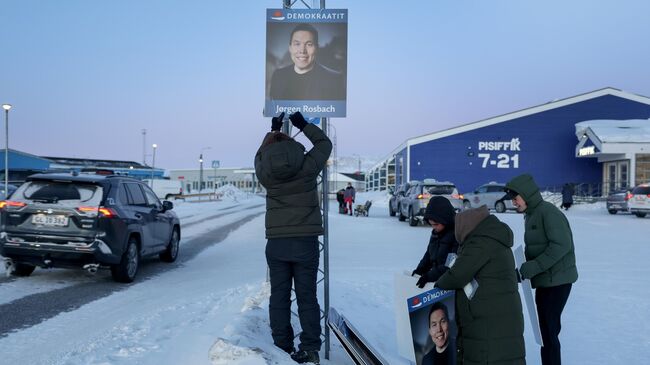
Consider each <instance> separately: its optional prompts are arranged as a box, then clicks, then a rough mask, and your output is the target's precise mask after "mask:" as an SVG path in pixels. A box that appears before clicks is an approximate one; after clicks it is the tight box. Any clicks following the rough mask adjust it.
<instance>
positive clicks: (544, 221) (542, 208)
mask: <svg viewBox="0 0 650 365" xmlns="http://www.w3.org/2000/svg"><path fill="white" fill-rule="evenodd" d="M504 198H505V199H512V204H513V205H514V206H515V208H516V209H517V212H519V213H524V214H525V215H524V222H525V233H524V243H525V244H526V250H525V254H526V262H524V263H523V264H522V265H521V267H520V268H519V273H520V275H521V278H522V279H530V281H531V284H532V286H533V288H535V303H536V304H537V316H538V317H539V326H540V330H541V332H542V342H543V346H542V348H541V351H540V353H541V356H542V364H543V365H560V364H561V362H562V357H561V354H560V340H559V338H558V336H559V335H560V329H561V327H562V326H561V323H560V320H561V316H562V311H563V310H564V306H565V305H566V303H567V300H568V299H569V293H571V286H572V284H573V283H575V282H576V281H577V280H578V269H577V267H576V255H575V246H574V244H573V233H572V232H571V226H570V225H569V221H568V220H567V218H566V216H565V215H564V214H563V213H562V212H561V211H560V209H558V208H557V207H556V206H555V205H553V204H551V203H549V202H547V201H544V199H542V195H541V194H540V192H539V188H538V187H537V184H536V183H535V181H534V180H533V177H532V176H531V175H529V174H523V175H519V176H517V177H515V178H513V179H512V180H510V181H509V182H508V183H507V184H506V196H505V197H504Z"/></svg>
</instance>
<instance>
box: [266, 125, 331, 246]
mask: <svg viewBox="0 0 650 365" xmlns="http://www.w3.org/2000/svg"><path fill="white" fill-rule="evenodd" d="M303 132H304V133H305V136H306V137H307V138H308V139H309V140H310V141H311V143H312V144H313V145H314V147H313V148H312V149H311V150H310V151H309V152H307V153H305V147H304V146H303V145H302V144H300V143H299V142H296V141H294V140H283V141H280V142H272V143H268V141H269V140H270V139H272V138H274V134H273V133H268V134H267V135H266V137H264V142H263V143H262V146H261V147H260V148H259V150H258V151H257V154H255V173H256V175H257V179H258V180H259V182H260V184H262V186H264V188H266V220H265V225H266V238H282V237H303V236H317V235H321V234H323V218H322V215H321V210H320V205H319V199H318V189H317V180H316V179H317V177H318V174H319V173H320V172H321V170H323V167H325V164H326V163H327V159H328V158H329V156H330V152H332V142H331V141H330V139H329V138H327V136H326V135H325V133H323V131H322V130H321V129H320V128H318V127H316V126H315V125H313V124H308V125H306V126H305V128H304V129H303Z"/></svg>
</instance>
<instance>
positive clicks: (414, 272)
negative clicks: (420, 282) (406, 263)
mask: <svg viewBox="0 0 650 365" xmlns="http://www.w3.org/2000/svg"><path fill="white" fill-rule="evenodd" d="M415 275H420V272H419V271H418V269H415V270H413V272H412V273H411V276H415Z"/></svg>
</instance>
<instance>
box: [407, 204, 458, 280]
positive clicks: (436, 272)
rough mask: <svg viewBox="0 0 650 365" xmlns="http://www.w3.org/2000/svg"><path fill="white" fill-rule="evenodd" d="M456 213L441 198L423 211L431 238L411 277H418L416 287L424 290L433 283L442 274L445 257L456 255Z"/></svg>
mask: <svg viewBox="0 0 650 365" xmlns="http://www.w3.org/2000/svg"><path fill="white" fill-rule="evenodd" d="M455 215H456V212H455V211H454V207H453V206H452V205H451V203H450V202H449V200H448V199H447V198H445V197H443V196H438V195H437V196H434V197H432V198H431V200H429V203H428V204H427V208H426V210H425V211H424V219H425V220H426V221H427V222H429V224H430V225H431V227H432V229H431V237H430V238H429V245H428V246H427V251H426V252H425V253H424V256H423V257H422V259H421V260H420V263H419V264H418V266H417V268H416V269H415V270H413V273H412V274H411V275H420V278H419V279H418V281H417V283H416V285H417V286H418V287H419V288H424V285H425V284H426V283H433V282H434V281H436V280H438V278H439V277H440V275H442V274H444V273H445V272H446V271H447V270H448V267H447V266H445V263H446V262H447V256H449V254H450V253H454V254H455V253H456V251H457V250H458V242H456V237H454V217H455Z"/></svg>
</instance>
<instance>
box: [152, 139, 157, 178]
mask: <svg viewBox="0 0 650 365" xmlns="http://www.w3.org/2000/svg"><path fill="white" fill-rule="evenodd" d="M151 147H153V160H151V188H152V189H153V170H154V169H155V168H156V148H158V145H157V144H155V143H154V144H153V145H151Z"/></svg>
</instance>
